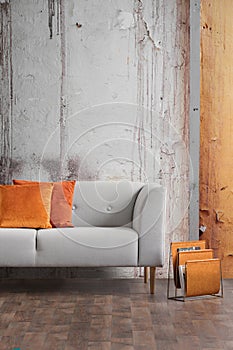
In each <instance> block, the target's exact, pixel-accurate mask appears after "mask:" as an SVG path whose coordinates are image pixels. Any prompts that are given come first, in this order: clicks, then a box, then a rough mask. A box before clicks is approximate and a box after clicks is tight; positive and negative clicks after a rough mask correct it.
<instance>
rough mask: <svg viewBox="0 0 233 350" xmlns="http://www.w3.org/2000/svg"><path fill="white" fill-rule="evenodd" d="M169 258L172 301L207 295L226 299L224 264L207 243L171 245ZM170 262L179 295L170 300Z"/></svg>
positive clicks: (195, 242)
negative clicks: (223, 274)
mask: <svg viewBox="0 0 233 350" xmlns="http://www.w3.org/2000/svg"><path fill="white" fill-rule="evenodd" d="M170 251H171V258H170V259H169V275H168V298H169V299H177V300H185V298H190V297H197V296H203V295H214V296H221V297H222V296H223V286H222V274H221V261H220V259H218V258H214V252H213V249H206V242H205V241H204V240H202V241H188V242H173V243H171V249H170ZM170 263H172V266H173V275H174V285H175V295H174V296H173V297H170V272H171V271H170Z"/></svg>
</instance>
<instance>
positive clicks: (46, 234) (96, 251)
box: [36, 227, 138, 267]
mask: <svg viewBox="0 0 233 350" xmlns="http://www.w3.org/2000/svg"><path fill="white" fill-rule="evenodd" d="M137 262H138V234H137V232H136V231H135V230H133V229H131V228H128V227H74V228H71V227H69V228H52V229H45V230H38V232H37V252H36V266H54V267H55V266H77V267H79V266H80V267H81V266H82V267H84V266H86V267H89V266H137Z"/></svg>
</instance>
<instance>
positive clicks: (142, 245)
mask: <svg viewBox="0 0 233 350" xmlns="http://www.w3.org/2000/svg"><path fill="white" fill-rule="evenodd" d="M133 229H134V230H135V231H137V233H138V235H139V248H138V249H139V253H138V265H139V266H163V264H164V242H165V237H164V232H165V188H163V187H162V186H159V185H156V184H147V185H145V186H143V188H142V189H141V191H140V192H139V195H138V197H137V199H136V202H135V206H134V212H133Z"/></svg>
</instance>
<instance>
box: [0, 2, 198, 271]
mask: <svg viewBox="0 0 233 350" xmlns="http://www.w3.org/2000/svg"><path fill="white" fill-rule="evenodd" d="M5 8H7V9H8V10H7V11H8V12H6V10H5ZM1 14H2V16H3V17H4V16H5V17H4V18H6V19H5V20H4V23H5V26H4V28H3V25H2V33H3V35H4V37H6V38H7V51H6V53H5V56H4V61H3V60H2V61H1V74H2V75H3V76H4V81H5V82H6V83H7V84H6V85H4V95H3V101H4V102H3V104H1V108H2V111H3V108H4V110H7V113H5V112H4V117H3V118H2V126H1V165H2V168H4V169H7V170H6V175H1V182H2V183H6V182H8V181H10V180H11V178H12V177H17V178H27V179H40V180H57V179H60V178H67V179H71V178H77V177H78V178H79V179H81V180H82V179H87V180H94V179H102V180H120V179H128V180H132V181H150V182H152V181H154V182H158V183H161V184H163V185H164V186H166V188H167V199H168V201H167V218H166V223H167V226H166V247H167V250H166V257H167V256H168V246H169V242H170V241H171V240H179V239H180V240H182V239H186V238H187V237H188V204H189V177H190V176H191V172H190V165H189V154H188V143H189V126H188V115H189V1H186V0H174V1H170V0H163V1H160V0H148V1H142V0H117V1H114V2H113V1H110V0H99V1H94V0H87V1H85V2H84V1H81V0H78V1H74V0H69V1H68V0H49V1H47V0H32V1H30V2H29V1H27V0H11V1H10V2H5V3H3V4H1ZM4 42H5V41H4ZM6 61H7V62H8V61H9V65H12V70H10V71H9V70H7V68H6V67H7V64H6ZM6 86H7V87H6ZM11 89H12V90H11ZM9 91H10V92H9ZM3 105H4V106H3ZM3 136H4V137H5V139H4V137H3ZM4 140H5V141H4ZM1 174H3V173H1ZM166 270H167V259H166V265H165V267H164V269H160V270H159V272H158V273H159V275H161V276H165V274H166Z"/></svg>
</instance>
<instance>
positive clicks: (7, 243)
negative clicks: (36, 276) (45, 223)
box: [0, 228, 36, 267]
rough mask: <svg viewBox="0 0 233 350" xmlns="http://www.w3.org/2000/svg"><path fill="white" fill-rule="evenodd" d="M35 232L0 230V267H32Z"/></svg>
mask: <svg viewBox="0 0 233 350" xmlns="http://www.w3.org/2000/svg"><path fill="white" fill-rule="evenodd" d="M35 244H36V230H34V229H27V228H26V229H24V228H17V229H15V228H1V229H0V266H12V267H14V266H21V267H23V266H25V267H28V266H34V265H35V253H36V246H35Z"/></svg>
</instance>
